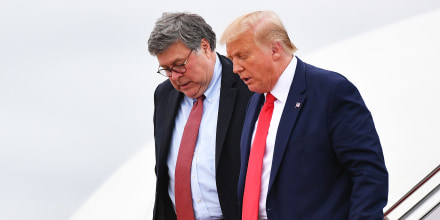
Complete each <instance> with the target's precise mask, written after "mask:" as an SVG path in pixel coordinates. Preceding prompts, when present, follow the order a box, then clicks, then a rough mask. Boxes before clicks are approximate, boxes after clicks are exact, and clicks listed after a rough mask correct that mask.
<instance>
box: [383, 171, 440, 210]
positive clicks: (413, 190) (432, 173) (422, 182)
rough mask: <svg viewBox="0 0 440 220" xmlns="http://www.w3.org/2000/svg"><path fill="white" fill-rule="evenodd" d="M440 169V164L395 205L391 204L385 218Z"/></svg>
mask: <svg viewBox="0 0 440 220" xmlns="http://www.w3.org/2000/svg"><path fill="white" fill-rule="evenodd" d="M439 171H440V164H439V165H438V166H437V167H436V168H434V170H432V171H431V172H430V173H429V174H428V175H426V177H425V178H423V179H422V180H420V182H418V183H417V184H416V185H415V186H414V187H413V188H411V189H410V190H409V191H408V192H407V193H406V194H405V195H403V196H402V198H400V199H399V200H398V201H397V202H396V203H394V205H393V206H391V207H390V208H389V209H388V210H387V211H385V213H384V219H388V218H386V217H387V216H388V214H390V213H391V212H392V211H393V210H394V209H395V208H397V207H398V206H399V205H400V204H402V202H404V201H405V200H406V199H407V198H408V197H410V196H411V195H412V194H413V193H414V192H415V191H417V190H418V189H419V188H420V187H421V186H422V185H423V184H425V183H426V182H427V181H428V180H429V179H431V178H432V177H433V176H434V175H435V174H437V173H438V172H439Z"/></svg>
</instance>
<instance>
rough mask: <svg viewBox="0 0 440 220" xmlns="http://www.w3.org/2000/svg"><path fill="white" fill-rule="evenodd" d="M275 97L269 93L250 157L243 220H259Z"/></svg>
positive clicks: (261, 113)
mask: <svg viewBox="0 0 440 220" xmlns="http://www.w3.org/2000/svg"><path fill="white" fill-rule="evenodd" d="M275 99H276V98H275V97H274V96H273V95H272V94H270V92H269V93H267V95H266V102H265V103H264V105H263V108H262V109H261V112H260V116H259V117H258V125H257V131H256V133H255V136H254V142H253V143H252V148H251V153H250V156H249V162H248V169H247V173H246V183H245V186H244V196H243V213H242V217H243V218H242V219H243V220H257V219H258V207H259V200H260V188H261V169H262V167H263V156H264V150H265V149H266V138H267V133H268V131H269V125H270V120H271V118H272V112H273V106H274V104H273V103H274V101H275Z"/></svg>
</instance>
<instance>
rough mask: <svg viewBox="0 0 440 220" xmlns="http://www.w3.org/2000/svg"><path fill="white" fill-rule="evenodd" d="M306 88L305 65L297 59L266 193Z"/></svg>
mask: <svg viewBox="0 0 440 220" xmlns="http://www.w3.org/2000/svg"><path fill="white" fill-rule="evenodd" d="M306 88H307V86H306V64H305V63H304V62H302V61H301V60H300V59H299V58H298V63H297V66H296V70H295V76H294V78H293V81H292V85H291V86H290V90H289V95H288V96H287V101H286V105H285V106H284V109H283V114H282V115H281V119H280V123H279V125H278V130H277V137H276V141H275V149H274V153H273V159H272V169H271V171H270V180H269V189H268V192H269V191H270V189H271V187H272V185H273V181H274V179H275V177H276V175H277V174H278V170H279V168H280V164H281V161H282V160H283V155H284V151H285V150H286V147H287V143H288V141H289V138H290V136H291V135H290V134H291V133H292V131H293V128H294V127H295V123H296V120H297V118H298V116H299V113H300V112H301V109H302V108H303V106H304V104H305V100H306V94H305V91H306Z"/></svg>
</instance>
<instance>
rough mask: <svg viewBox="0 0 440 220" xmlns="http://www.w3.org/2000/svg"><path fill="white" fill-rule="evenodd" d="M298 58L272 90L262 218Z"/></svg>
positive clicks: (262, 188)
mask: <svg viewBox="0 0 440 220" xmlns="http://www.w3.org/2000/svg"><path fill="white" fill-rule="evenodd" d="M296 64H297V59H296V57H295V56H294V57H293V58H292V60H291V61H290V63H289V65H288V66H287V68H286V69H285V70H284V72H283V73H282V74H281V76H280V78H279V79H278V82H277V83H276V84H275V87H274V88H273V89H272V91H270V93H271V94H272V95H273V96H274V97H275V98H276V100H275V102H274V109H273V113H272V119H271V120H270V125H269V131H268V134H267V139H266V149H265V151H264V157H263V168H262V172H261V189H260V205H259V209H258V215H259V218H261V219H267V213H266V198H267V190H268V187H269V178H270V170H271V168H272V159H273V152H274V148H275V139H276V135H277V130H278V125H279V123H280V119H281V115H282V114H283V110H284V105H285V104H286V101H287V96H288V95H289V90H290V86H291V85H292V81H293V76H294V75H295V69H296ZM264 95H266V94H264ZM257 124H258V120H257V122H255V129H254V135H253V137H252V142H253V138H254V136H255V131H256V129H257Z"/></svg>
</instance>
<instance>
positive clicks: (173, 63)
mask: <svg viewBox="0 0 440 220" xmlns="http://www.w3.org/2000/svg"><path fill="white" fill-rule="evenodd" d="M181 60H182V58H176V59H174V61H173V62H172V63H171V64H170V65H171V66H176V65H177V64H176V63H178V62H179V61H181ZM183 61H185V60H184V59H183ZM159 66H160V67H162V68H165V69H168V68H170V66H168V65H160V63H159Z"/></svg>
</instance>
